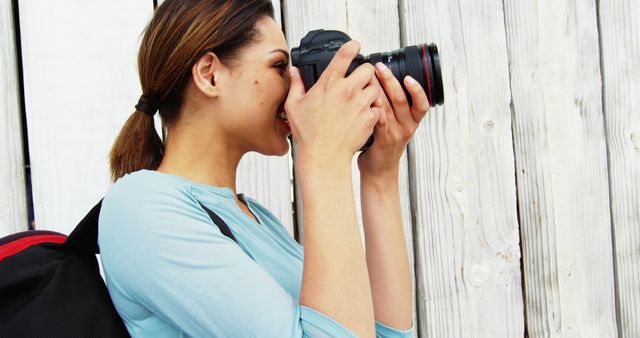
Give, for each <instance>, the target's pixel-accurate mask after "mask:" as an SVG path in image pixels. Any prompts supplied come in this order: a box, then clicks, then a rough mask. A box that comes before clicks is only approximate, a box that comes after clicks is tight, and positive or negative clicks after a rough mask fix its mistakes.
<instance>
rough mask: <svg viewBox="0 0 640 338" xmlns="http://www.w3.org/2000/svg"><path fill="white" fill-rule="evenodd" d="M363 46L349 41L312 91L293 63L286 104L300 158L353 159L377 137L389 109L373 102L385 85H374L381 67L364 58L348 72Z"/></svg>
mask: <svg viewBox="0 0 640 338" xmlns="http://www.w3.org/2000/svg"><path fill="white" fill-rule="evenodd" d="M359 51H360V44H359V43H357V42H356V41H353V40H352V41H349V42H347V43H345V44H344V45H343V46H342V47H341V48H340V49H339V50H338V52H337V53H336V54H335V56H334V57H333V59H332V60H331V62H330V63H329V65H328V66H327V68H326V69H325V71H324V72H323V73H322V75H321V76H320V78H319V79H318V82H316V84H315V85H313V87H311V89H310V90H309V91H308V92H305V88H304V83H303V81H302V78H301V76H300V73H299V71H298V69H296V68H295V67H291V85H290V88H289V95H288V97H287V100H286V102H285V105H284V107H285V111H286V113H287V119H288V120H289V125H290V126H291V133H292V136H293V140H294V141H295V142H296V144H297V146H298V154H299V157H303V158H305V159H308V158H309V157H312V158H313V159H314V160H319V161H330V162H335V161H343V160H344V161H348V163H351V159H352V157H353V155H354V154H355V153H356V151H358V150H359V149H360V148H361V147H362V146H363V145H364V144H365V142H366V141H367V139H368V138H369V136H371V134H372V132H373V127H374V126H375V124H376V122H377V121H378V119H379V117H380V116H381V115H382V114H383V113H384V112H383V111H382V109H381V108H378V107H371V105H372V103H374V101H376V100H377V99H378V98H379V97H380V95H381V89H380V87H379V86H374V85H371V84H372V83H373V82H372V78H374V77H375V69H374V67H373V66H372V65H370V64H368V63H364V64H362V65H360V66H359V67H358V68H356V69H355V70H354V71H353V72H352V73H351V74H350V75H349V76H347V77H345V74H346V73H347V70H348V69H349V65H350V64H351V61H352V60H353V59H354V58H355V57H356V56H357V55H358V52H359Z"/></svg>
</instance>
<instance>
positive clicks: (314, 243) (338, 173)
mask: <svg viewBox="0 0 640 338" xmlns="http://www.w3.org/2000/svg"><path fill="white" fill-rule="evenodd" d="M299 163H300V165H298V173H299V175H300V184H301V193H302V207H303V221H304V269H303V276H302V287H301V292H300V293H301V294H300V303H301V304H302V305H305V306H308V307H311V308H313V309H316V310H318V311H321V312H323V313H325V314H327V315H328V316H330V317H332V318H334V319H335V320H337V321H338V322H340V323H341V324H343V325H344V326H345V327H347V328H348V329H350V330H351V331H352V332H354V333H355V334H356V335H357V336H358V337H373V336H374V335H375V327H374V312H373V301H372V296H371V287H370V283H369V276H368V273H367V266H366V259H365V254H364V248H363V246H362V241H361V238H360V233H359V230H358V223H357V218H356V210H355V203H354V194H353V188H352V184H351V167H350V163H349V161H345V165H344V166H339V167H336V166H335V165H327V166H325V167H321V166H318V165H314V164H313V163H309V162H306V163H305V161H304V160H300V161H299Z"/></svg>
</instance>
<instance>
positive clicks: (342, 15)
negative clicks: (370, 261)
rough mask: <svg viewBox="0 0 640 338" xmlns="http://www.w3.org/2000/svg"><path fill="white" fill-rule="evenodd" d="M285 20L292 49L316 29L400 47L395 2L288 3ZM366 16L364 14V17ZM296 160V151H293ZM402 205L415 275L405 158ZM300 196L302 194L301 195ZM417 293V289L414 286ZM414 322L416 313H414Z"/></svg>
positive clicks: (366, 45) (356, 184) (366, 46)
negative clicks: (338, 31)
mask: <svg viewBox="0 0 640 338" xmlns="http://www.w3.org/2000/svg"><path fill="white" fill-rule="evenodd" d="M283 10H284V20H285V27H286V34H287V41H288V43H289V46H290V47H295V46H298V45H299V43H300V39H302V37H304V35H305V34H306V33H307V32H309V31H310V30H313V29H319V28H324V29H335V30H341V31H343V32H346V33H347V34H349V36H351V37H352V38H353V39H355V40H357V41H359V42H360V44H361V46H362V49H361V54H364V55H366V54H369V53H372V52H379V51H389V50H394V49H398V48H399V47H400V32H399V23H398V21H399V17H398V2H397V1H396V0H375V1H344V0H343V1H329V2H328V3H327V2H326V1H305V2H298V1H286V2H284V8H283ZM363 14H364V15H363ZM294 157H295V152H294ZM356 158H357V157H354V161H353V164H352V173H353V189H354V195H355V198H356V206H357V215H358V222H359V223H360V234H361V238H362V242H363V245H364V244H365V241H364V229H363V227H362V215H361V209H360V177H359V170H358V168H357V163H356ZM400 173H401V174H400V189H401V206H402V214H403V223H404V224H403V227H404V233H405V240H406V242H407V250H408V254H409V260H410V265H411V269H412V273H413V265H414V264H413V261H414V258H413V234H412V223H411V212H410V200H409V179H408V177H409V175H408V166H407V159H406V155H404V156H403V158H402V160H401V170H400ZM298 193H299V192H298ZM300 201H301V200H300V196H299V195H298V196H296V203H298V207H297V221H298V224H299V226H298V232H299V234H300V235H299V239H298V240H299V242H300V243H302V242H303V241H302V239H303V235H302V234H303V233H304V226H303V224H302V208H301V205H300ZM414 294H415V287H414ZM414 322H417V313H416V312H415V311H414Z"/></svg>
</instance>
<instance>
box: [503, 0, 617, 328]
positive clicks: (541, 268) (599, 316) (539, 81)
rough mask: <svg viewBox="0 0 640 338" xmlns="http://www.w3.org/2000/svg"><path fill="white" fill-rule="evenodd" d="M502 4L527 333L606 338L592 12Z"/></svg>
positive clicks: (608, 249)
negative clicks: (524, 282)
mask: <svg viewBox="0 0 640 338" xmlns="http://www.w3.org/2000/svg"><path fill="white" fill-rule="evenodd" d="M504 4H505V22H506V31H507V45H508V52H509V65H510V71H511V89H512V95H513V101H512V106H511V109H512V116H513V130H514V132H513V134H514V143H515V147H514V150H515V156H516V169H517V170H516V175H517V183H518V203H519V210H520V221H521V231H522V238H523V243H522V248H523V264H524V279H525V281H526V285H525V288H524V289H525V299H526V308H527V311H526V316H527V318H526V321H527V331H528V334H529V336H530V337H594V338H595V337H614V336H616V319H615V298H614V281H613V257H612V244H611V222H610V212H609V184H608V175H607V153H606V145H605V131H604V126H603V112H602V95H601V90H602V88H601V74H600V60H599V49H598V31H597V18H596V7H595V5H596V4H595V2H594V1H575V0H570V1H553V0H536V1H516V0H505V1H504Z"/></svg>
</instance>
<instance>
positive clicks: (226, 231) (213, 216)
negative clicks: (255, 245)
mask: <svg viewBox="0 0 640 338" xmlns="http://www.w3.org/2000/svg"><path fill="white" fill-rule="evenodd" d="M198 203H200V201H198ZM200 206H201V207H202V209H204V211H206V212H207V214H208V215H209V217H211V220H212V221H213V223H215V224H216V225H217V226H218V228H220V231H222V233H223V234H224V235H225V236H227V237H229V238H231V239H232V240H233V241H234V242H236V243H238V241H236V238H235V237H234V236H233V234H232V233H231V230H229V227H228V226H227V223H225V222H224V221H223V220H222V218H220V216H218V215H217V214H216V213H215V212H213V211H211V209H209V208H207V207H205V206H204V204H202V203H200Z"/></svg>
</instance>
